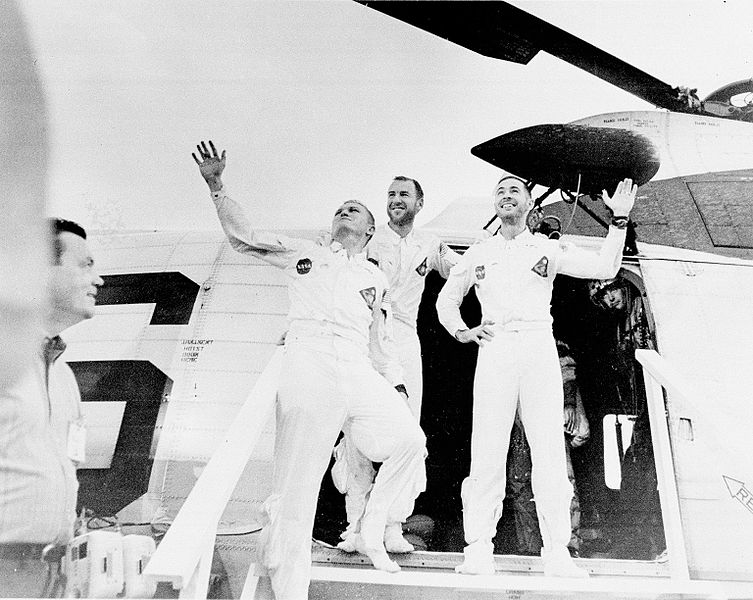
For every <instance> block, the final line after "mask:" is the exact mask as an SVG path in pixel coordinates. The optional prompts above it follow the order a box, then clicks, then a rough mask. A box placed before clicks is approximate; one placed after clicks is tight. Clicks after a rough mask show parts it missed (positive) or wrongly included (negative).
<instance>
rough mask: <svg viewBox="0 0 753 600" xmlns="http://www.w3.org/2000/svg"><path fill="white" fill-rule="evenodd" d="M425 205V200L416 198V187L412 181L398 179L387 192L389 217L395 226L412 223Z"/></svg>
mask: <svg viewBox="0 0 753 600" xmlns="http://www.w3.org/2000/svg"><path fill="white" fill-rule="evenodd" d="M423 205H424V200H423V198H421V200H419V199H418V198H417V197H416V185H415V184H414V183H413V182H412V181H402V180H400V179H397V180H395V181H393V182H392V184H391V185H390V187H389V189H388V190H387V216H388V217H389V219H390V222H391V223H394V224H395V225H403V224H405V223H410V222H412V221H413V219H414V218H415V216H416V215H417V214H418V211H420V210H421V208H422V207H423Z"/></svg>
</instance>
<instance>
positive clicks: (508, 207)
mask: <svg viewBox="0 0 753 600" xmlns="http://www.w3.org/2000/svg"><path fill="white" fill-rule="evenodd" d="M532 205H533V200H532V199H531V194H530V193H529V192H528V188H526V186H525V185H524V184H523V182H522V181H520V180H518V179H515V178H514V177H507V178H503V179H501V180H500V182H499V183H498V184H497V187H496V188H495V190H494V211H495V212H496V213H497V216H498V217H499V218H500V220H501V221H502V222H503V223H508V224H517V223H520V222H521V221H523V220H524V219H525V216H526V215H527V214H528V211H529V210H530V209H531V206H532Z"/></svg>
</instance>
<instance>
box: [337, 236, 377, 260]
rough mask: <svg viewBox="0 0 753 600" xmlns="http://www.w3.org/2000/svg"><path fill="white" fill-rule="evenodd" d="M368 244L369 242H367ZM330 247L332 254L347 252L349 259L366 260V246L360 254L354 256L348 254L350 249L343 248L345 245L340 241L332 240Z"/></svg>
mask: <svg viewBox="0 0 753 600" xmlns="http://www.w3.org/2000/svg"><path fill="white" fill-rule="evenodd" d="M367 245H368V244H367ZM329 249H330V251H331V252H332V254H341V253H342V254H345V255H346V258H348V260H366V248H365V247H364V249H363V250H362V251H361V252H359V253H358V254H354V255H353V256H347V254H348V251H347V250H346V249H345V248H343V245H342V244H341V243H340V242H337V241H332V242H331V243H330V245H329Z"/></svg>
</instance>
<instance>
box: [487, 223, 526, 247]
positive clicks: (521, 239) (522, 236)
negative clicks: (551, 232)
mask: <svg viewBox="0 0 753 600" xmlns="http://www.w3.org/2000/svg"><path fill="white" fill-rule="evenodd" d="M494 237H495V238H497V241H498V243H500V244H502V245H503V246H511V245H516V246H518V245H522V244H528V243H530V242H531V241H533V237H534V236H533V234H532V233H531V231H530V230H529V229H528V227H526V228H525V229H524V230H523V231H521V232H520V233H519V234H518V235H516V236H515V237H514V238H512V239H511V240H508V239H506V238H505V237H504V236H503V235H501V234H500V233H497V234H496V235H495V236H494Z"/></svg>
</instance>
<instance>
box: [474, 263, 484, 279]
mask: <svg viewBox="0 0 753 600" xmlns="http://www.w3.org/2000/svg"><path fill="white" fill-rule="evenodd" d="M484 277H486V270H485V269H484V265H479V266H477V267H476V279H478V280H481V279H483V278H484Z"/></svg>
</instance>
